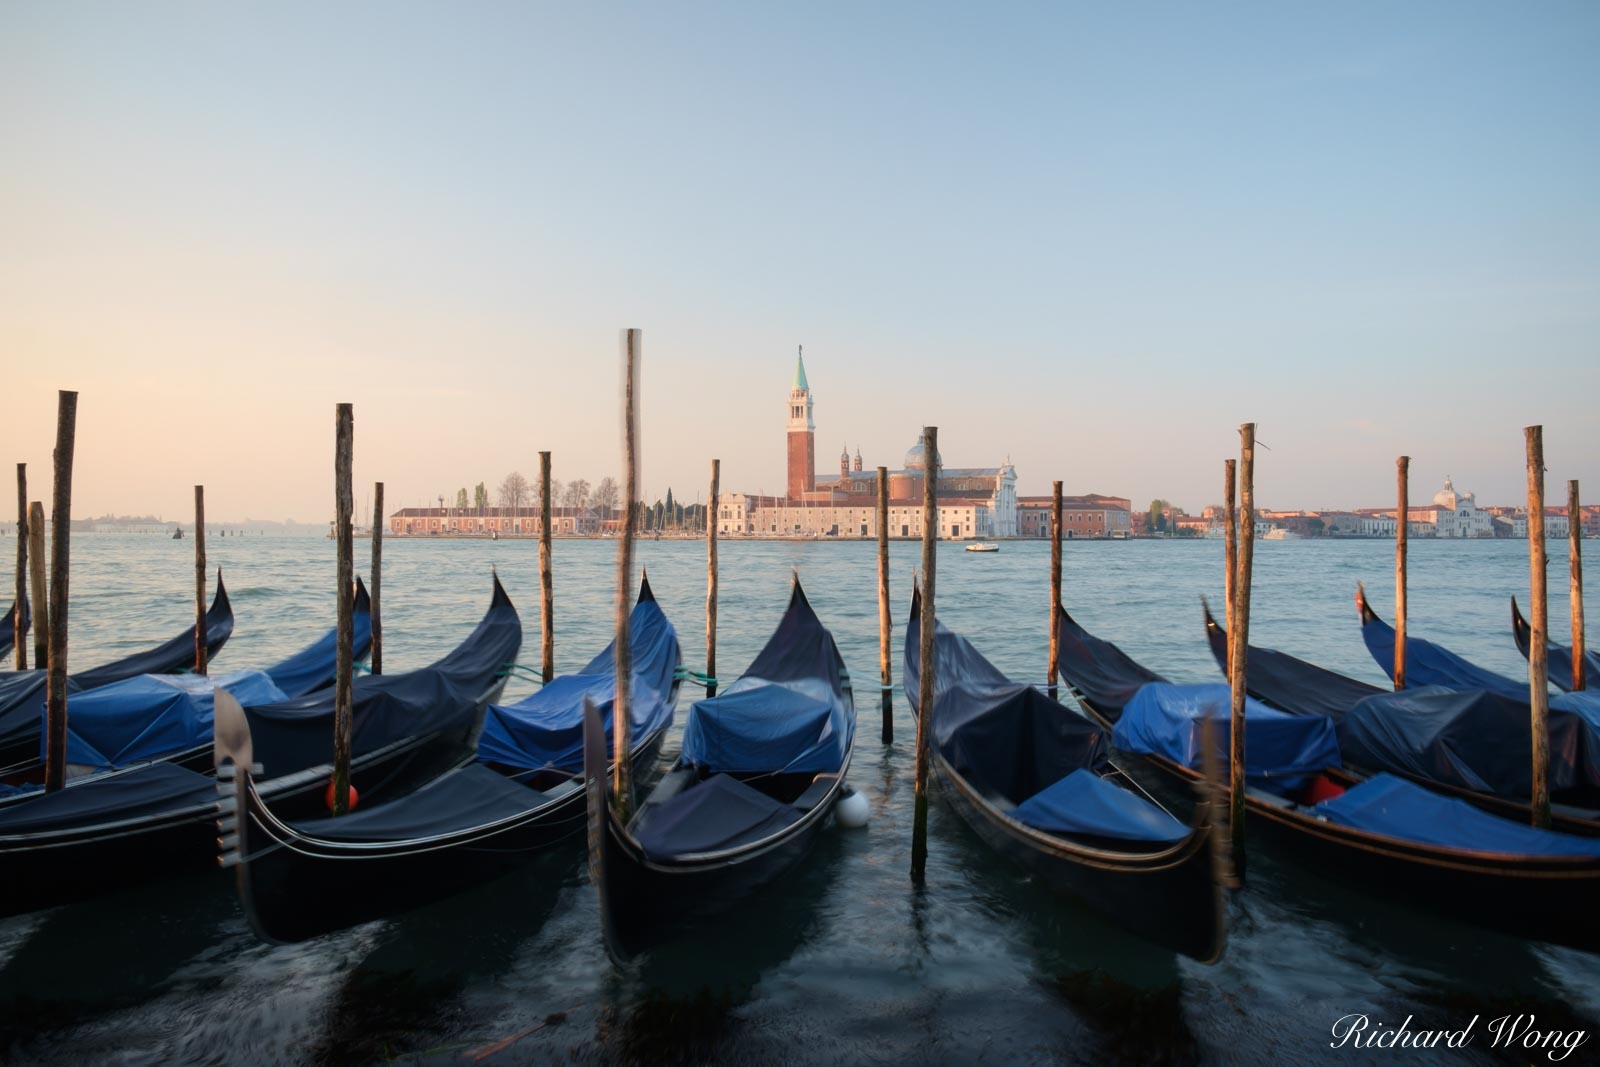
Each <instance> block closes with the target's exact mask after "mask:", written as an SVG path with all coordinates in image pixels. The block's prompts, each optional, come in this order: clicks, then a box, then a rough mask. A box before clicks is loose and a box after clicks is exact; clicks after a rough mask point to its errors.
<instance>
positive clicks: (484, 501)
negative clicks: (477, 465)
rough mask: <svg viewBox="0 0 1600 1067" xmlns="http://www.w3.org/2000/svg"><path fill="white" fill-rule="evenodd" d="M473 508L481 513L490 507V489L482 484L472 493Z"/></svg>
mask: <svg viewBox="0 0 1600 1067" xmlns="http://www.w3.org/2000/svg"><path fill="white" fill-rule="evenodd" d="M472 506H473V507H475V508H477V509H478V510H479V511H482V510H483V509H484V508H486V507H488V506H489V487H488V486H486V485H484V484H483V483H482V482H479V483H478V486H477V488H476V489H474V490H473V491H472Z"/></svg>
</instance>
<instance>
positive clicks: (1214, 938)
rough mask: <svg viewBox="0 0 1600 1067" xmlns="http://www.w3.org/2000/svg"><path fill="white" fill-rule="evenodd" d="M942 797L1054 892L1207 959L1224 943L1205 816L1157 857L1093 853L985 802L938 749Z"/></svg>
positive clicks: (935, 759) (1220, 902) (1212, 849)
mask: <svg viewBox="0 0 1600 1067" xmlns="http://www.w3.org/2000/svg"><path fill="white" fill-rule="evenodd" d="M933 764H934V768H935V770H936V772H937V773H936V777H937V780H938V783H939V788H940V794H941V795H942V796H943V797H944V798H945V799H946V800H947V801H948V802H949V804H950V806H951V807H952V808H954V809H955V811H956V813H957V814H958V815H960V816H961V818H962V820H963V821H964V822H965V823H966V824H967V825H968V826H969V827H971V829H972V831H973V832H974V833H975V834H977V835H978V836H979V837H980V838H982V839H983V841H984V843H985V844H987V845H988V846H989V847H990V848H992V849H993V850H994V851H996V852H998V853H999V854H1000V855H1002V856H1004V857H1005V858H1006V859H1008V860H1010V861H1011V862H1013V863H1015V864H1017V865H1018V866H1020V867H1022V868H1024V869H1025V870H1028V871H1030V872H1032V873H1033V874H1034V875H1035V876H1036V877H1038V878H1039V879H1040V880H1041V881H1043V882H1044V883H1045V884H1046V885H1048V886H1049V887H1050V888H1051V889H1054V890H1056V891H1057V892H1061V893H1066V894H1070V895H1072V896H1075V897H1077V898H1079V899H1080V900H1083V901H1084V902H1085V903H1087V904H1089V905H1091V906H1092V907H1094V908H1095V909H1096V910H1098V911H1099V912H1100V913H1101V914H1103V915H1105V916H1106V917H1108V918H1110V919H1111V920H1112V921H1114V922H1115V923H1116V924H1117V925H1118V926H1121V927H1122V928H1123V929H1125V930H1128V931H1129V932H1131V933H1134V934H1138V935H1141V936H1143V937H1145V938H1147V939H1149V940H1151V941H1153V942H1155V943H1156V944H1159V945H1162V946H1163V947H1166V948H1170V949H1172V950H1174V951H1176V952H1179V953H1182V954H1183V955H1185V956H1189V957H1192V958H1193V959H1197V960H1200V961H1201V962H1205V963H1209V962H1212V961H1214V960H1216V959H1217V958H1218V957H1220V956H1221V955H1222V950H1223V947H1224V944H1225V942H1226V926H1225V921H1224V916H1223V899H1222V894H1223V889H1222V887H1221V885H1220V884H1219V883H1218V879H1217V877H1216V875H1215V866H1214V865H1215V862H1216V859H1215V847H1216V843H1215V841H1214V840H1213V834H1214V833H1215V831H1214V830H1213V829H1212V828H1211V826H1210V824H1209V816H1206V817H1204V820H1203V824H1202V827H1201V828H1198V829H1196V831H1195V832H1193V833H1191V834H1190V835H1189V836H1188V838H1186V839H1185V840H1184V841H1183V842H1182V843H1181V844H1180V845H1178V846H1177V847H1175V848H1173V849H1170V850H1167V851H1166V852H1164V853H1162V854H1160V855H1159V857H1156V856H1152V855H1148V854H1131V853H1130V854H1128V855H1127V856H1124V857H1117V856H1113V855H1109V854H1106V853H1101V852H1099V851H1098V850H1096V853H1095V854H1094V855H1091V854H1090V853H1089V852H1088V851H1086V850H1082V849H1075V848H1073V847H1071V846H1070V845H1069V844H1067V843H1065V842H1054V843H1052V842H1049V841H1044V840H1041V838H1042V837H1044V836H1046V835H1040V834H1034V833H1029V832H1027V831H1026V830H1024V829H1023V828H1021V827H1019V826H1017V825H1015V824H1013V823H1012V822H1011V821H1010V820H1008V819H1006V818H1005V817H1004V816H1002V815H1001V814H1000V813H999V812H997V811H996V810H995V809H994V808H993V807H992V806H990V805H989V804H986V803H984V801H983V799H982V797H980V796H979V795H978V794H977V793H976V792H974V790H973V789H972V787H971V786H970V785H968V784H967V783H966V782H965V781H963V780H962V779H961V776H960V775H958V774H957V773H956V772H955V771H954V769H953V768H951V766H950V764H949V762H948V761H946V760H945V759H944V758H943V757H942V756H940V755H938V754H935V755H934V757H933Z"/></svg>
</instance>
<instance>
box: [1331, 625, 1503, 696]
mask: <svg viewBox="0 0 1600 1067" xmlns="http://www.w3.org/2000/svg"><path fill="white" fill-rule="evenodd" d="M1361 640H1363V641H1365V642H1366V643H1367V651H1368V652H1370V653H1372V658H1373V659H1375V660H1377V661H1378V666H1379V667H1382V668H1383V673H1384V674H1386V675H1388V676H1389V677H1390V678H1391V679H1392V678H1393V677H1394V627H1393V626H1390V625H1389V624H1388V623H1386V622H1384V621H1383V620H1382V619H1380V618H1377V617H1376V616H1368V617H1367V618H1366V619H1365V620H1364V621H1363V622H1362V624H1361ZM1435 685H1436V686H1442V687H1444V688H1446V689H1487V690H1489V691H1490V692H1492V693H1504V694H1505V695H1507V696H1520V697H1522V698H1523V699H1524V700H1526V699H1527V696H1528V680H1527V679H1526V678H1524V679H1522V680H1521V681H1515V680H1513V679H1510V678H1507V677H1505V676H1504V675H1501V674H1496V673H1495V672H1494V671H1487V670H1484V669H1483V668H1482V667H1479V666H1477V665H1476V664H1474V663H1469V662H1467V661H1466V660H1464V659H1462V658H1461V657H1460V656H1458V655H1456V654H1455V653H1454V652H1451V651H1450V650H1449V649H1447V648H1441V647H1439V646H1438V645H1436V644H1434V643H1433V642H1432V641H1424V640H1422V639H1421V638H1417V637H1412V636H1411V635H1410V634H1407V635H1406V688H1407V689H1413V688H1421V687H1423V686H1435Z"/></svg>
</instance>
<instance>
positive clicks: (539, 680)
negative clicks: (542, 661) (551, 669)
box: [494, 663, 544, 685]
mask: <svg viewBox="0 0 1600 1067" xmlns="http://www.w3.org/2000/svg"><path fill="white" fill-rule="evenodd" d="M494 676H495V677H496V678H518V679H521V680H522V681H524V682H532V683H533V684H534V685H543V684H544V672H543V670H537V671H536V670H534V669H533V668H532V667H529V666H527V665H526V664H522V663H507V664H506V665H505V666H504V667H501V668H500V669H499V670H498V671H496V672H495V675H494Z"/></svg>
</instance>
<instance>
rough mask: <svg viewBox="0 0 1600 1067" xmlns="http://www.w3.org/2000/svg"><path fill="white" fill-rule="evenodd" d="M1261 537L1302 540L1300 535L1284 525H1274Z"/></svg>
mask: <svg viewBox="0 0 1600 1067" xmlns="http://www.w3.org/2000/svg"><path fill="white" fill-rule="evenodd" d="M1261 539H1262V540H1263V541H1298V540H1300V535H1299V534H1297V533H1295V532H1294V531H1293V530H1289V529H1285V528H1284V527H1282V526H1274V527H1273V528H1272V529H1270V530H1268V531H1267V532H1266V533H1264V534H1262V535H1261Z"/></svg>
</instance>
